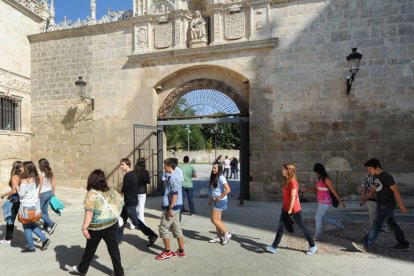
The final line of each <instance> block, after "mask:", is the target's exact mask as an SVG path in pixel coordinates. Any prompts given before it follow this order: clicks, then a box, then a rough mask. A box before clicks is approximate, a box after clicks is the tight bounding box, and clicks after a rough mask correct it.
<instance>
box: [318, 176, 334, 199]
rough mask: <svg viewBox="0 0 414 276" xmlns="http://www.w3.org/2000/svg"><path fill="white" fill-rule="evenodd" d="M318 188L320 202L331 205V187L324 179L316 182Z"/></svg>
mask: <svg viewBox="0 0 414 276" xmlns="http://www.w3.org/2000/svg"><path fill="white" fill-rule="evenodd" d="M316 189H317V198H318V203H321V204H329V205H330V204H332V199H331V194H330V193H329V189H328V187H327V186H326V184H325V182H323V180H322V179H320V180H319V181H318V182H316Z"/></svg>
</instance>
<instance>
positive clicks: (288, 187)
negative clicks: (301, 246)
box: [265, 163, 318, 255]
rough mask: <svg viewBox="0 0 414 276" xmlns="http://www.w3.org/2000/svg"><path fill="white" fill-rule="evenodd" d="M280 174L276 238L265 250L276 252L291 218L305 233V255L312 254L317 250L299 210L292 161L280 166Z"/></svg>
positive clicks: (296, 184) (294, 169) (296, 183)
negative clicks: (306, 243)
mask: <svg viewBox="0 0 414 276" xmlns="http://www.w3.org/2000/svg"><path fill="white" fill-rule="evenodd" d="M282 174H283V176H284V178H285V181H284V182H283V185H282V192H283V207H282V211H281V213H280V218H279V225H278V227H277V234H276V238H275V240H274V241H273V243H272V244H271V245H268V246H266V247H265V249H266V251H268V252H270V253H273V254H274V253H276V252H277V247H278V246H279V243H280V241H281V239H282V236H283V233H284V231H285V227H287V226H286V223H289V221H290V220H291V219H293V221H294V222H295V223H296V224H297V225H298V226H299V228H300V229H302V231H303V233H304V234H305V238H306V240H307V241H308V243H309V250H308V251H307V252H306V254H307V255H313V254H315V253H316V251H317V250H318V247H317V246H316V245H315V242H314V240H313V239H312V236H311V234H310V232H309V230H308V228H307V227H306V226H305V224H304V223H303V217H302V212H301V206H300V202H299V196H298V190H299V183H298V181H297V179H296V168H295V165H293V164H292V163H287V164H284V165H283V166H282Z"/></svg>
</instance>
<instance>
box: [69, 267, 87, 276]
mask: <svg viewBox="0 0 414 276" xmlns="http://www.w3.org/2000/svg"><path fill="white" fill-rule="evenodd" d="M72 272H73V273H75V274H78V275H85V273H82V272H80V271H79V269H78V266H77V265H74V266H72Z"/></svg>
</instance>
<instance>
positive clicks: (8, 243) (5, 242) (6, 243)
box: [0, 239, 11, 245]
mask: <svg viewBox="0 0 414 276" xmlns="http://www.w3.org/2000/svg"><path fill="white" fill-rule="evenodd" d="M0 243H1V244H5V245H11V240H6V239H2V240H1V241H0Z"/></svg>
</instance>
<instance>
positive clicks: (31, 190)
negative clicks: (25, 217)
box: [18, 179, 39, 207]
mask: <svg viewBox="0 0 414 276" xmlns="http://www.w3.org/2000/svg"><path fill="white" fill-rule="evenodd" d="M18 191H19V197H20V203H21V205H22V207H33V206H36V204H37V202H38V201H39V186H37V187H36V184H35V182H30V183H28V182H27V180H26V179H23V180H22V182H21V183H20V188H19V190H18Z"/></svg>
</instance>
